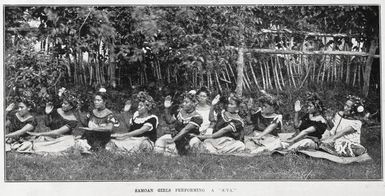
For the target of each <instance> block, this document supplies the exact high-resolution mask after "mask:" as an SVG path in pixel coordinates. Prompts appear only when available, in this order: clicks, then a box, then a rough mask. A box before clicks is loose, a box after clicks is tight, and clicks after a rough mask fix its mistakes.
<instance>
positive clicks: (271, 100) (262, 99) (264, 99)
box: [258, 96, 280, 110]
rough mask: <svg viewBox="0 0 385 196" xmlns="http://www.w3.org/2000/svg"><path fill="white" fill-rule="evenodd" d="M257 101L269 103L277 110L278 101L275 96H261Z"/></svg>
mask: <svg viewBox="0 0 385 196" xmlns="http://www.w3.org/2000/svg"><path fill="white" fill-rule="evenodd" d="M258 101H259V102H261V103H262V104H265V103H267V104H269V105H271V106H273V107H274V110H278V109H279V106H280V101H279V100H278V99H277V98H275V97H269V96H262V97H260V98H258Z"/></svg>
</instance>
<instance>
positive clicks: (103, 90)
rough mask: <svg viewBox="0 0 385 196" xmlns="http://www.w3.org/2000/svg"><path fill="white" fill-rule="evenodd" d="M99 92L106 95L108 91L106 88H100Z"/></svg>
mask: <svg viewBox="0 0 385 196" xmlns="http://www.w3.org/2000/svg"><path fill="white" fill-rule="evenodd" d="M99 92H100V93H105V92H107V90H106V89H105V88H100V89H99Z"/></svg>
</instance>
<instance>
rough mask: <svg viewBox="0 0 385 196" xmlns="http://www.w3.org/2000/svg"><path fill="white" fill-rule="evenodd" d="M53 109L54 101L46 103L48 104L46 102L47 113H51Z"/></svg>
mask: <svg viewBox="0 0 385 196" xmlns="http://www.w3.org/2000/svg"><path fill="white" fill-rule="evenodd" d="M52 110H53V105H52V103H51V102H48V103H46V104H45V113H46V114H49V113H51V112H52Z"/></svg>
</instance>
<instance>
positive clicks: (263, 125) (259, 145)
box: [245, 91, 282, 153]
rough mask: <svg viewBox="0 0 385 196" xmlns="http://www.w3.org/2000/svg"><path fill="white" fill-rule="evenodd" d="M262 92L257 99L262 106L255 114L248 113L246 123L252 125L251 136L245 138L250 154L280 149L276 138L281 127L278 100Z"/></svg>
mask: <svg viewBox="0 0 385 196" xmlns="http://www.w3.org/2000/svg"><path fill="white" fill-rule="evenodd" d="M262 92H263V94H264V95H263V96H262V97H260V98H259V99H258V101H259V102H260V103H261V104H262V108H259V109H258V110H257V111H256V112H255V113H253V114H252V113H249V115H248V119H247V120H248V122H249V123H252V124H253V127H254V130H253V134H252V136H251V137H250V136H245V145H246V150H247V151H249V152H251V153H261V152H264V151H273V150H275V149H278V148H281V141H280V139H279V138H278V132H280V129H281V126H282V115H281V114H279V113H278V108H279V100H278V98H276V97H274V96H272V95H270V94H267V93H266V92H264V91H262Z"/></svg>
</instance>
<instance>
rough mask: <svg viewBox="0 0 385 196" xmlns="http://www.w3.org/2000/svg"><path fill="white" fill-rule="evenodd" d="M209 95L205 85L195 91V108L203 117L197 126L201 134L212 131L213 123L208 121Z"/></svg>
mask: <svg viewBox="0 0 385 196" xmlns="http://www.w3.org/2000/svg"><path fill="white" fill-rule="evenodd" d="M209 96H210V93H209V91H208V90H207V89H206V88H205V87H202V88H201V89H200V90H198V92H197V100H198V104H197V105H196V107H195V110H196V111H197V112H198V113H199V114H200V115H201V116H202V119H203V122H202V125H201V127H200V128H199V132H200V133H201V135H204V134H212V133H213V128H212V126H213V124H212V123H211V122H210V119H209V116H210V108H211V106H210V104H209V102H208V100H209Z"/></svg>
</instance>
